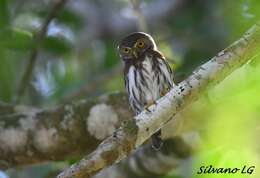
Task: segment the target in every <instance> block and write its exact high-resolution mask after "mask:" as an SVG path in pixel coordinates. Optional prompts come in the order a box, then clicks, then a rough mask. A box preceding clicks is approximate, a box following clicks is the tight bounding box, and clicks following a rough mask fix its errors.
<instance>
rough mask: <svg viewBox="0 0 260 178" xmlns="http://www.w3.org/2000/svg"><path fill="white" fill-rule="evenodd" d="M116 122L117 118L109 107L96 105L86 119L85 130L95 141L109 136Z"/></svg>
mask: <svg viewBox="0 0 260 178" xmlns="http://www.w3.org/2000/svg"><path fill="white" fill-rule="evenodd" d="M117 122H118V116H117V114H116V112H115V111H114V110H113V108H112V107H111V106H108V105H106V104H97V105H95V106H93V107H92V108H91V109H90V112H89V116H88V118H87V128H88V131H89V133H90V134H91V135H93V136H94V137H95V138H97V139H100V140H101V139H104V138H106V137H107V136H109V135H111V134H112V133H113V132H114V131H115V129H116V125H117Z"/></svg>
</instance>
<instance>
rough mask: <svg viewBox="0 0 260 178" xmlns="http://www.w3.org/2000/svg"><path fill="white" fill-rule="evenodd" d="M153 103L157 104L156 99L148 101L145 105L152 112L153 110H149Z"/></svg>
mask: <svg viewBox="0 0 260 178" xmlns="http://www.w3.org/2000/svg"><path fill="white" fill-rule="evenodd" d="M153 104H156V101H154V100H150V101H148V102H147V104H146V106H145V107H144V109H145V110H146V111H148V112H151V110H149V107H150V106H152V105H153Z"/></svg>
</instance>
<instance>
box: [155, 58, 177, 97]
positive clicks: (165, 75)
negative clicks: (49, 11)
mask: <svg viewBox="0 0 260 178" xmlns="http://www.w3.org/2000/svg"><path fill="white" fill-rule="evenodd" d="M157 60H158V63H159V74H158V75H159V78H160V84H159V85H160V94H161V96H163V95H164V94H166V93H167V92H168V91H169V90H170V89H171V88H172V87H173V86H174V82H173V71H172V69H171V67H170V65H169V63H168V62H167V61H166V59H165V58H163V57H159V58H157Z"/></svg>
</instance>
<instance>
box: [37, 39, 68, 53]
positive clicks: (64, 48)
mask: <svg viewBox="0 0 260 178" xmlns="http://www.w3.org/2000/svg"><path fill="white" fill-rule="evenodd" d="M42 47H43V49H45V50H46V51H48V52H50V53H53V54H57V55H62V54H67V53H69V52H71V49H72V45H71V44H70V42H68V41H67V40H66V39H64V38H62V37H57V36H49V37H46V38H45V39H44V40H43V44H42Z"/></svg>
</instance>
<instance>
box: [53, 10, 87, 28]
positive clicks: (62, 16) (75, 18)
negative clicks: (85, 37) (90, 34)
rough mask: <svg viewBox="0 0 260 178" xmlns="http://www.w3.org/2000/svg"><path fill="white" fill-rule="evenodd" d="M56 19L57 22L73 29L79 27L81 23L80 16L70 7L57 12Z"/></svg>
mask: <svg viewBox="0 0 260 178" xmlns="http://www.w3.org/2000/svg"><path fill="white" fill-rule="evenodd" d="M57 19H58V21H59V22H61V23H64V24H66V25H68V26H70V27H72V28H74V29H79V28H80V27H81V26H82V24H83V22H82V17H80V16H79V15H78V14H76V13H75V12H73V11H71V10H70V9H62V10H61V11H60V12H59V14H58V16H57Z"/></svg>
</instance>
